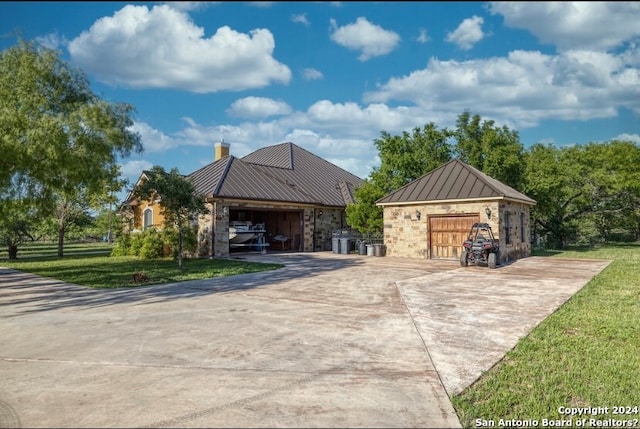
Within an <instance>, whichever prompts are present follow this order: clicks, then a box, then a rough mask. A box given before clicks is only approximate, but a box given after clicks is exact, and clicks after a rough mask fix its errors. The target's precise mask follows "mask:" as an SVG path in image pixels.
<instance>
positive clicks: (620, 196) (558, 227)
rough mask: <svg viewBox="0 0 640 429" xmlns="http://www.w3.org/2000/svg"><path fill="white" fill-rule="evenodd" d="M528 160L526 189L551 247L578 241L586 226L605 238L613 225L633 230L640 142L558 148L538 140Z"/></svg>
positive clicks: (639, 196)
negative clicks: (532, 200) (534, 203)
mask: <svg viewBox="0 0 640 429" xmlns="http://www.w3.org/2000/svg"><path fill="white" fill-rule="evenodd" d="M525 164H526V166H525V172H524V185H523V187H524V191H525V193H526V194H527V195H529V196H530V197H532V198H534V199H535V200H536V201H537V205H536V206H535V207H534V208H533V210H532V217H533V219H534V223H535V227H536V229H537V230H538V233H539V234H541V235H548V236H549V238H550V243H549V244H550V245H551V246H552V247H564V246H566V245H567V244H569V243H570V242H575V241H576V240H577V238H578V234H579V233H580V232H581V231H582V233H583V234H584V233H585V231H586V230H587V229H588V228H587V227H590V228H594V229H595V230H596V231H597V235H598V236H599V237H598V238H599V239H600V240H601V241H606V240H607V239H608V237H609V235H610V233H611V231H612V229H613V228H615V227H619V228H627V229H629V230H630V231H631V232H633V231H634V225H637V222H638V207H639V206H640V173H639V172H638V171H637V166H638V165H640V148H638V147H637V146H636V145H635V144H633V143H631V142H620V141H612V142H608V143H588V144H586V145H576V146H569V147H563V148H556V147H555V146H553V145H543V144H539V143H538V144H535V145H533V146H532V147H531V148H530V149H529V151H528V152H527V153H526V156H525ZM636 228H637V226H636ZM587 235H588V233H587Z"/></svg>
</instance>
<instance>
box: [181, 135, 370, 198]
mask: <svg viewBox="0 0 640 429" xmlns="http://www.w3.org/2000/svg"><path fill="white" fill-rule="evenodd" d="M189 177H190V178H191V179H192V180H193V182H194V184H195V186H196V191H197V192H198V193H201V194H204V195H206V196H207V197H233V198H240V199H247V200H262V201H285V202H295V203H309V204H322V205H327V206H337V207H343V206H345V205H346V204H348V203H350V202H352V201H353V189H354V188H355V187H356V186H358V185H359V184H361V183H362V182H363V180H362V179H360V178H359V177H357V176H355V175H353V174H351V173H349V172H348V171H346V170H343V169H342V168H340V167H338V166H336V165H335V164H332V163H330V162H328V161H326V160H324V159H322V158H320V157H318V156H317V155H314V154H312V153H311V152H309V151H307V150H305V149H303V148H301V147H299V146H297V145H295V144H293V143H290V142H288V143H281V144H278V145H274V146H269V147H265V148H262V149H258V150H257V151H255V152H252V153H250V154H249V155H247V156H245V157H243V158H241V159H239V158H236V157H234V156H228V157H225V158H222V159H220V160H218V161H215V162H213V163H211V164H209V165H207V166H205V167H202V168H201V169H199V170H197V171H195V172H193V173H191V174H190V175H189ZM342 183H344V184H342Z"/></svg>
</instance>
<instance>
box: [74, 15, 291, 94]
mask: <svg viewBox="0 0 640 429" xmlns="http://www.w3.org/2000/svg"><path fill="white" fill-rule="evenodd" d="M68 48H69V52H70V54H71V57H72V60H73V62H75V63H76V64H77V65H78V66H80V68H82V69H83V70H84V71H86V72H87V73H89V74H93V75H95V76H96V77H97V78H98V79H99V80H101V81H103V82H105V83H108V84H113V85H124V86H129V87H133V88H175V89H181V90H185V91H191V92H196V93H209V92H217V91H240V90H244V89H249V88H261V87H264V86H267V85H270V84H272V83H274V82H276V83H284V84H286V83H288V82H289V81H290V79H291V71H290V70H289V68H288V67H287V66H286V65H284V64H281V63H279V62H278V61H277V60H275V59H274V58H273V56H272V54H273V51H274V49H275V41H274V38H273V35H272V34H271V32H270V31H269V30H267V29H255V30H252V31H251V32H250V33H249V34H243V33H239V32H237V31H235V30H233V29H231V28H229V27H227V26H223V27H220V28H218V30H217V31H216V33H215V34H214V35H213V36H211V37H209V38H205V37H204V30H203V29H202V28H201V27H198V26H196V25H195V24H194V23H193V22H192V21H191V19H190V18H189V16H188V15H187V14H185V13H184V12H181V11H178V10H175V9H174V8H172V7H169V6H167V5H159V6H154V7H153V8H152V9H151V10H149V9H148V8H147V7H146V6H135V5H127V6H125V7H123V8H122V9H120V10H119V11H117V12H116V13H114V15H113V16H112V17H104V18H101V19H99V20H97V21H96V22H95V23H94V24H93V25H92V26H91V28H90V29H89V30H87V31H84V32H82V34H80V36H78V37H77V38H75V39H74V40H72V41H71V42H70V43H69V46H68Z"/></svg>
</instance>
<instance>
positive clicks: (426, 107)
mask: <svg viewBox="0 0 640 429" xmlns="http://www.w3.org/2000/svg"><path fill="white" fill-rule="evenodd" d="M0 17H2V18H1V19H0V35H2V37H0V48H1V49H5V48H7V47H10V46H14V45H15V44H16V43H17V37H16V34H20V35H21V37H22V38H24V39H27V40H38V41H39V42H41V43H42V44H44V45H46V46H48V47H51V48H55V49H58V50H60V52H61V53H62V58H63V59H65V60H66V61H68V62H69V63H71V64H72V65H73V66H74V67H77V68H80V69H81V70H83V71H84V72H85V73H86V74H87V75H88V77H89V79H90V82H91V85H92V88H93V89H94V91H95V92H96V93H97V94H98V95H100V96H101V97H102V98H104V99H106V100H109V101H113V102H126V103H130V104H132V105H133V106H135V108H136V114H135V128H136V130H137V131H138V132H140V134H141V136H142V139H143V145H144V148H145V151H144V153H143V154H141V155H134V156H131V157H129V158H127V159H123V160H122V173H123V175H124V176H125V177H128V178H129V179H130V180H132V181H135V180H136V179H137V178H138V176H139V174H140V171H141V170H142V169H145V168H150V167H151V166H153V165H161V166H163V167H165V168H166V169H170V168H174V167H176V168H178V169H179V170H180V172H181V173H183V174H188V173H191V172H193V171H195V170H196V169H198V168H200V167H202V166H203V165H206V164H208V163H210V162H212V161H213V151H214V150H213V146H214V144H215V143H216V142H217V141H220V140H221V139H224V141H225V142H227V143H229V144H230V145H231V148H230V150H231V154H233V155H235V156H238V157H242V156H244V155H246V154H248V153H250V152H252V151H254V150H256V149H258V148H261V147H264V146H268V145H272V144H278V143H283V142H287V141H291V142H293V143H295V144H297V145H299V146H301V147H303V148H305V149H307V150H309V151H311V152H313V153H315V154H316V155H319V156H321V157H323V158H325V159H327V160H329V161H331V162H333V163H335V164H336V165H339V166H340V167H342V168H344V169H346V170H348V171H350V172H352V173H354V174H356V175H358V176H360V177H362V178H365V177H367V176H368V175H369V173H370V171H371V169H372V168H373V167H375V166H377V165H379V160H378V158H377V151H376V149H375V146H374V143H373V141H374V140H375V139H377V138H378V137H380V133H381V132H382V131H386V132H389V133H391V134H394V135H395V134H400V133H401V132H402V131H403V130H407V131H410V130H411V129H413V128H415V127H422V126H424V125H425V124H427V123H429V122H433V123H435V124H436V125H437V126H438V127H440V128H444V127H449V128H454V127H455V121H456V119H457V117H458V115H459V114H460V113H462V112H463V111H465V110H469V111H470V112H471V113H472V114H479V115H480V116H481V117H482V118H483V119H491V120H494V121H495V122H496V124H497V125H499V126H502V125H506V126H508V127H509V128H510V129H512V130H516V131H518V132H519V134H520V141H521V142H522V143H523V144H524V145H525V146H529V145H531V144H533V143H536V142H543V143H553V144H555V145H557V146H564V145H573V144H584V143H588V142H592V141H593V142H596V141H608V140H611V139H627V140H631V141H634V142H636V143H638V144H640V121H639V116H640V46H639V42H640V25H638V23H639V22H640V2H558V3H554V2H496V3H492V2H487V3H485V2H176V3H160V2H157V3H154V2H149V3H147V2H134V3H125V2H22V1H20V2H17V1H16V2H0Z"/></svg>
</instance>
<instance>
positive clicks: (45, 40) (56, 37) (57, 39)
mask: <svg viewBox="0 0 640 429" xmlns="http://www.w3.org/2000/svg"><path fill="white" fill-rule="evenodd" d="M36 42H38V43H39V44H41V45H42V46H44V47H45V48H48V49H53V50H58V49H59V48H60V46H64V45H66V44H67V43H69V41H68V40H67V39H66V38H65V37H64V36H61V35H60V34H58V33H57V32H56V33H49V34H47V35H45V36H42V37H36Z"/></svg>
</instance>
